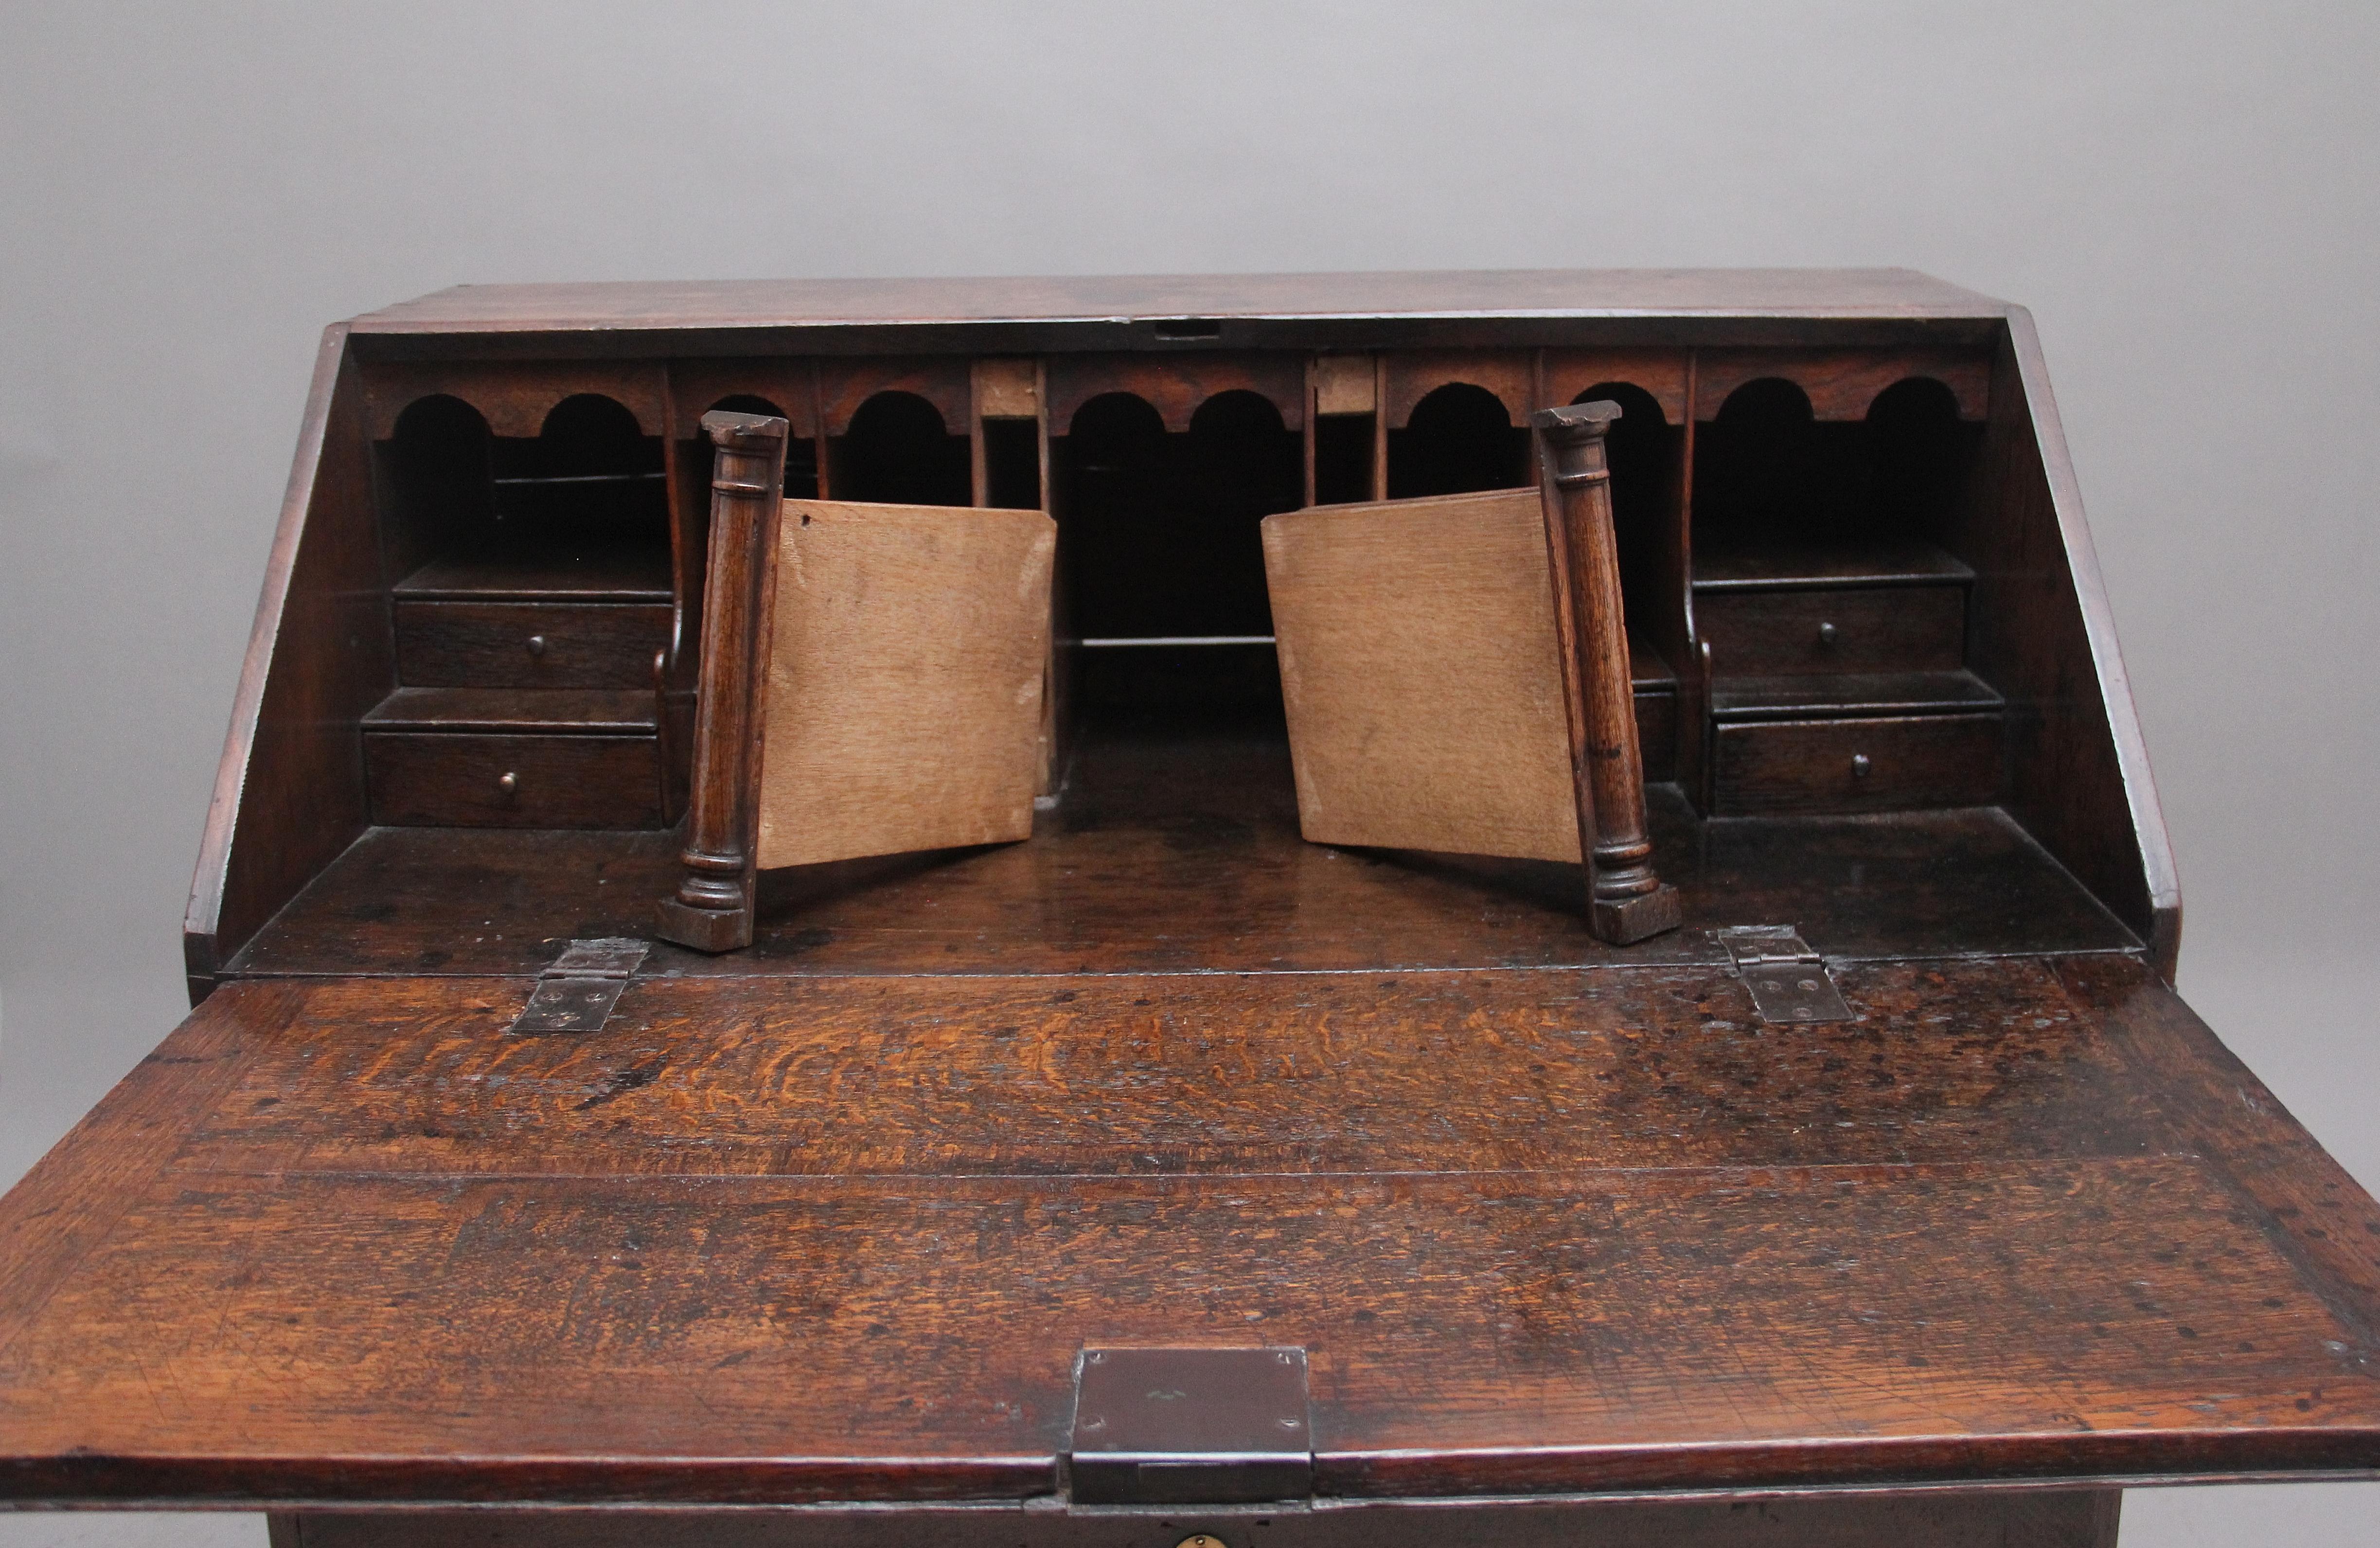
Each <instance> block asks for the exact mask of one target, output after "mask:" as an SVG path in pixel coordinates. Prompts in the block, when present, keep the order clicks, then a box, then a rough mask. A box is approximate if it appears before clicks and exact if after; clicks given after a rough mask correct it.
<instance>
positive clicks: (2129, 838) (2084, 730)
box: [1950, 308, 2181, 980]
mask: <svg viewBox="0 0 2380 1548" xmlns="http://www.w3.org/2000/svg"><path fill="white" fill-rule="evenodd" d="M1950 546H1951V547H1952V548H1953V549H1955V550H1956V551H1957V552H1958V553H1959V554H1960V555H1961V556H1962V557H1964V558H1965V560H1966V561H1967V562H1968V563H1969V564H1971V565H1973V567H1975V570H1976V573H1977V579H1976V582H1975V587H1974V613H1975V620H1974V628H1973V662H1972V664H1973V667H1974V669H1975V671H1976V673H1977V675H1979V676H1982V677H1983V678H1984V680H1985V681H1986V682H1988V683H1990V684H1991V685H1992V686H1993V687H1994V688H1996V689H1998V690H1999V691H2000V692H2001V693H2002V694H2003V695H2005V696H2006V697H2007V699H2008V701H2009V705H2010V717H2009V792H2008V798H2009V807H2010V811H2013V812H2015V813H2016V814H2017V816H2018V817H2019V818H2020V820H2022V822H2023V823H2024V824H2025V826H2026V827H2027V828H2029V829H2031V830H2032V831H2033V832H2034V834H2037V835H2040V837H2041V840H2042V843H2043V844H2044V845H2045V846H2046V847H2047V848H2048V849H2049V851H2050V852H2051V853H2052V854H2054V855H2056V856H2057V857H2058V859H2060V860H2062V861H2063V862H2065V864H2066V865H2067V866H2068V867H2069V868H2070V869H2071V870H2072V871H2073V872H2074V873H2075V874H2076V875H2077V876H2080V877H2082V878H2083V881H2084V882H2085V883H2086V884H2089V885H2090V887H2091V888H2092V889H2093V890H2094V891H2095V892H2096V893H2097V894H2098V895H2099V896H2101V897H2102V898H2104V899H2106V900H2107V906H2108V907H2109V908H2112V909H2114V910H2115V911H2116V912H2117V914H2118V915H2119V916H2120V917H2121V918H2122V919H2123V920H2125V922H2126V923H2128V924H2130V925H2131V928H2132V929H2133V930H2134V931H2135V932H2138V933H2139V934H2140V935H2141V937H2142V938H2143V940H2146V941H2148V942H2149V943H2150V950H2151V955H2152V957H2154V959H2155V961H2156V962H2157V963H2158V964H2159V965H2160V967H2161V969H2163V971H2164V972H2165V973H2166V975H2167V977H2168V980H2169V979H2170V978H2171V976H2172V973H2173V969H2174V963H2175V961H2176V960H2177V958H2178V957H2179V956H2180V951H2181V884H2180V880H2179V878H2178V876H2177V873H2176V872H2175V870H2174V863H2173V847H2172V844H2171V841H2170V840H2169V839H2168V837H2167V836H2166V830H2165V816H2164V812H2163V811H2162V810H2161V809H2160V808H2159V806H2158V804H2157V794H2156V785H2155V781H2154V780H2153V779H2152V778H2151V777H2150V774H2149V762H2148V749H2147V745H2146V743H2145V742H2144V741H2143V739H2142V737H2141V727H2140V718H2139V716H2138V714H2137V713H2135V712H2134V710H2133V708H2132V694H2131V680H2130V679H2129V678H2128V677H2127V676H2125V673H2124V661H2123V652H2122V651H2121V650H2120V649H2119V647H2118V645H2117V643H2116V628H2115V621H2114V619H2113V617H2112V616H2111V615H2110V613H2109V611H2108V607H2107V587H2106V584H2105V582H2104V581H2103V580H2102V579H2101V578H2100V574H2099V559H2098V555H2097V553H2096V552H2095V550H2094V549H2093V547H2092V545H2091V534H2090V530H2089V528H2087V527H2086V526H2085V525H2084V524H2083V500H2082V494H2081V492H2080V489H2079V488H2078V486H2077V484H2076V482H2075V478H2074V469H2073V465H2072V463H2071V462H2070V460H2069V459H2068V457H2067V452H2066V433H2065V431H2064V429H2063V428H2062V427H2061V426H2060V425H2059V423H2058V408H2057V405H2056V403H2055V401H2054V400H2053V399H2052V398H2051V396H2050V391H2049V377H2048V372H2047V371H2046V368H2045V367H2044V365H2043V363H2042V358H2041V342H2040V339H2039V338H2038V337H2037V336H2036V335H2034V327H2033V319H2032V317H2031V315H2030V314H2028V313H2027V312H2025V311H2024V310H2023V309H2022V308H2011V309H2010V317H2009V330H2008V333H2007V334H2006V335H2005V336H2004V337H2003V338H2002V340H2001V342H2000V344H1999V346H1998V358H1997V361H1996V363H1995V365H1994V367H1993V386H1992V417H1991V420H1990V421H1989V423H1988V424H1987V425H1986V426H1985V434H1984V450H1983V455H1982V457H1981V458H1980V459H1979V466H1978V468H1977V469H1976V471H1975V474H1974V475H1973V480H1972V481H1971V482H1970V485H1969V498H1968V500H1967V501H1966V502H1965V503H1964V504H1963V505H1962V506H1961V509H1960V512H1959V522H1958V528H1957V531H1956V535H1955V538H1954V539H1953V541H1952V542H1951V543H1950Z"/></svg>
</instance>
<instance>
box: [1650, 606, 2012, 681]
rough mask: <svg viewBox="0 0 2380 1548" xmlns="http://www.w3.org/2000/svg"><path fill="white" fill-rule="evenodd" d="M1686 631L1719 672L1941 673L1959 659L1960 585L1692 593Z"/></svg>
mask: <svg viewBox="0 0 2380 1548" xmlns="http://www.w3.org/2000/svg"><path fill="white" fill-rule="evenodd" d="M1694 629H1695V632H1696V633H1697V634H1699V635H1700V636H1701V637H1702V638H1703V639H1705V640H1708V641H1710V648H1711V670H1712V671H1714V672H1716V673H1718V675H1719V676H1730V677H1732V676H1775V675H1779V674H1782V673H1789V672H1949V671H1955V670H1957V669H1958V668H1959V667H1960V666H1961V665H1962V664H1964V663H1965V658H1966V637H1967V589H1966V588H1965V587H1964V586H1870V587H1816V588H1812V589H1809V590H1806V591H1716V592H1698V593H1696V595H1695V597H1694Z"/></svg>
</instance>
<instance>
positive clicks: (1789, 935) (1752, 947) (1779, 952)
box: [1718, 924, 1857, 1022]
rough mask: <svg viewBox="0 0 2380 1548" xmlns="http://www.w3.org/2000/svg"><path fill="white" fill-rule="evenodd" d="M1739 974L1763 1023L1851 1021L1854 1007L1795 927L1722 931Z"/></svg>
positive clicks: (1761, 926) (1754, 926)
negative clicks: (1846, 1000)
mask: <svg viewBox="0 0 2380 1548" xmlns="http://www.w3.org/2000/svg"><path fill="white" fill-rule="evenodd" d="M1718 939H1719V945H1723V946H1725V947H1726V948H1727V954H1728V956H1729V957H1730V958H1732V959H1733V961H1734V963H1735V970H1736V972H1737V974H1738V975H1739V976H1741V977H1742V978H1743V986H1744V988H1746V989H1748V990H1750V991H1751V992H1752V1006H1753V1008H1754V1009H1755V1010H1757V1011H1758V1012H1759V1013H1760V1019H1762V1020H1763V1021H1772V1022H1807V1021H1851V1020H1855V1019H1857V1018H1855V1017H1853V1016H1852V1007H1851V1006H1848V1005H1845V1004H1844V1003H1843V995H1842V991H1841V990H1840V989H1837V988H1836V987H1835V981H1834V978H1833V976H1832V975H1831V974H1829V973H1828V971H1827V963H1826V959H1825V958H1824V957H1820V956H1819V955H1818V954H1817V953H1816V952H1815V951H1812V950H1811V949H1810V946H1809V943H1808V942H1806V941H1804V940H1803V939H1802V936H1801V932H1799V931H1797V930H1795V929H1794V928H1793V926H1791V925H1790V924H1747V925H1739V926H1737V927H1735V928H1733V929H1730V930H1722V931H1720V932H1718Z"/></svg>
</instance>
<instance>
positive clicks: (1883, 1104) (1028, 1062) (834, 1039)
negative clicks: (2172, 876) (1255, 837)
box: [182, 961, 2166, 1177]
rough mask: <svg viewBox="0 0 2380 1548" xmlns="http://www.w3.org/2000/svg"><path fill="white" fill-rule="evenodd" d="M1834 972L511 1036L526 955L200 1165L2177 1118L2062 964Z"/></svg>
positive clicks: (429, 993) (1293, 981) (1493, 1159)
mask: <svg viewBox="0 0 2380 1548" xmlns="http://www.w3.org/2000/svg"><path fill="white" fill-rule="evenodd" d="M1837 977H1838V981H1840V984H1841V986H1842V989H1843V992H1844V994H1845V996H1846V999H1847V1001H1848V1002H1849V1004H1850V1005H1851V1006H1852V1009H1853V1010H1854V1012H1855V1013H1856V1015H1857V1017H1858V1019H1857V1020H1856V1021H1851V1022H1842V1023H1835V1024H1827V1025H1819V1026H1813V1027H1808V1028H1804V1029H1801V1030H1799V1031H1798V1032H1797V1034H1796V1035H1795V1036H1793V1037H1791V1038H1790V1039H1789V1038H1783V1037H1779V1036H1777V1035H1776V1034H1775V1033H1774V1032H1773V1031H1771V1030H1768V1029H1767V1028H1766V1027H1765V1026H1764V1025H1763V1024H1762V1023H1761V1021H1760V1019H1759V1018H1758V1017H1757V1016H1756V1015H1755V1013H1754V1011H1753V1008H1752V1005H1751V1002H1750V1000H1749V999H1748V997H1747V996H1746V994H1745V993H1744V990H1743V985H1742V983H1741V981H1739V980H1738V979H1736V978H1735V977H1733V976H1732V975H1730V974H1729V973H1728V972H1726V971H1725V970H1724V969H1721V968H1719V967H1718V966H1716V965H1712V964H1707V963H1704V964H1672V965H1668V966H1664V967H1661V968H1659V969H1646V970H1644V971H1641V972H1638V971H1632V972H1626V973H1606V974H1599V975H1589V976H1585V977H1582V976H1581V975H1576V974H1570V973H1559V972H1542V971H1540V972H1527V973H1512V972H1448V973H1422V974H1414V975H1399V974H1395V973H1388V974H1377V973H1362V974H1271V975H1265V976H1262V977H1260V978H1256V979H1241V978H1237V977H1234V976H1231V975H1218V974H1165V975H1119V976H1103V977H1092V978H1079V979H1067V980H1062V981H1056V980H1051V979H1048V978H1010V977H982V976H972V977H955V978H949V979H943V980H940V981H923V980H918V979H914V978H888V977H865V978H862V977H845V978H823V979H809V980H802V981H793V982H786V981H771V980H768V979H758V978H735V979H722V978H711V979H691V978H687V979H677V980H653V981H638V982H637V983H635V984H632V985H631V986H630V987H629V989H628V990H627V992H626V993H625V994H623V995H622V996H621V998H620V1001H619V1004H618V1006H617V1007H616V1009H615V1010H614V1011H613V1016H612V1018H611V1020H610V1021H609V1022H608V1023H607V1024H606V1025H605V1027H604V1030H603V1031H602V1032H601V1034H600V1035H597V1036H592V1037H512V1038H507V1037H505V1036H504V1035H503V1033H504V1029H505V1028H506V1027H508V1026H509V1025H510V1024H511V1022H512V1019H513V1018H514V1017H515V1016H516V1015H517V1014H518V1012H519V1010H520V1006H521V1004H522V1002H523V1001H524V1000H525V999H526V997H527V995H528V992H529V982H528V981H526V980H499V979H446V980H437V979H405V980H396V981H360V980H326V981H317V982H315V983H312V984H310V985H309V986H308V987H307V988H306V990H305V992H304V998H303V1009H302V1013H301V1014H300V1015H299V1016H298V1017H297V1019H296V1020H295V1022H294V1023H293V1025H292V1028H291V1030H290V1031H289V1033H288V1034H287V1035H286V1036H284V1037H282V1038H280V1039H278V1040H276V1042H274V1044H273V1048H272V1049H271V1051H270V1053H269V1054H265V1055H263V1056H261V1057H258V1058H255V1059H252V1060H251V1061H250V1062H249V1065H248V1066H247V1067H245V1068H244V1069H243V1071H242V1073H241V1076H240V1079H239V1080H238V1083H237V1088H236V1089H233V1090H229V1091H225V1093H224V1095H223V1098H222V1101H221V1103H219V1105H218V1106H217V1108H216V1110H215V1111H214V1112H213V1113H212V1115H210V1116H209V1117H208V1118H207V1119H206V1121H205V1122H204V1123H202V1124H201V1125H200V1126H199V1127H198V1129H197V1130H196V1132H195V1133H193V1135H192V1136H191V1138H190V1139H189V1140H188V1143H187V1144H186V1145H185V1147H184V1149H183V1152H182V1157H183V1164H185V1165H188V1166H192V1167H201V1168H205V1169H209V1170H216V1171H224V1172H252V1173H280V1172H284V1171H289V1170H302V1171H307V1172H317V1173H333V1172H336V1173H342V1174H370V1173H421V1172H436V1173H441V1174H456V1175H465V1174H468V1175H493V1174H507V1175H510V1174H519V1175H532V1174H545V1175H550V1174H556V1173H583V1172H601V1173H604V1174H612V1175H656V1176H696V1175H700V1176H917V1177H936V1176H1051V1175H1066V1176H1135V1175H1141V1174H1147V1173H1152V1172H1161V1173H1166V1174H1169V1175H1200V1176H1219V1175H1225V1174H1234V1173H1268V1174H1282V1175H1292V1174H1294V1175H1306V1176H1329V1175H1353V1174H1362V1173H1397V1174H1403V1173H1432V1172H1443V1171H1449V1170H1453V1171H1478V1170H1488V1171H1497V1172H1512V1171H1524V1172H1536V1171H1548V1170H1557V1171H1558V1170H1564V1169H1571V1168H1578V1167H1597V1166H1607V1167H1621V1168H1629V1169H1641V1168H1648V1167H1677V1166H1712V1165H1764V1164H1789V1163H1790V1164H1795V1165H1871V1164H1888V1163H1900V1162H1915V1161H1926V1162H1945V1161H1958V1160H1961V1159H1965V1158H1969V1157H1973V1156H1976V1155H2012V1154H2022V1155H2028V1156H2033V1157H2036V1158H2047V1157H2057V1158H2062V1159H2069V1160H2070V1159H2075V1158H2081V1157H2091V1156H2100V1157H2107V1156H2125V1155H2137V1154H2142V1153H2145V1152H2149V1151H2152V1150H2154V1149H2155V1148H2156V1147H2157V1145H2158V1144H2159V1143H2160V1141H2161V1140H2163V1139H2164V1137H2165V1134H2166V1129H2165V1126H2164V1123H2163V1112H2162V1109H2161V1107H2160V1106H2159V1104H2158V1103H2157V1102H2156V1101H2155V1098H2154V1097H2153V1095H2152V1094H2151V1093H2150V1092H2149V1091H2148V1089H2147V1087H2146V1086H2145V1085H2144V1083H2143V1081H2142V1079H2141V1071H2140V1069H2139V1068H2138V1067H2137V1065H2136V1062H2135V1061H2134V1060H2133V1059H2131V1057H2130V1056H2129V1055H2128V1054H2126V1053H2125V1052H2124V1051H2123V1045H2119V1044H2117V1043H2115V1042H2111V1040H2110V1038H2109V1036H2108V1035H2107V1033H2106V1032H2104V1031H2103V1030H2101V1029H2100V1028H2099V1027H2098V1025H2097V1024H2096V1022H2095V1019H2094V1018H2093V1017H2092V1016H2090V1015H2088V1014H2083V1013H2081V1012H2078V1011H2077V1010H2076V1008H2075V1006H2074V1005H2073V1004H2072V1002H2071V1001H2070V998H2069V997H2068V995H2067V994H2066V993H2063V992H2062V991H2061V990H2060V988H2059V987H2058V981H2057V980H2056V978H2055V977H2054V976H2053V974H2052V971H2051V969H2049V968H2048V967H2046V966H2045V965H2043V964H2041V963H2039V962H2034V961H1987V962H1967V963H1958V964H1922V965H1921V964H1911V963H1877V964H1854V965H1848V966H1845V967H1843V968H1841V969H1839V970H1838V973H1837ZM1945 1007H1955V1009H1954V1010H1949V1011H1948V1012H1947V1013H1946V1008H1945ZM332 1093H335V1095H333V1094H332Z"/></svg>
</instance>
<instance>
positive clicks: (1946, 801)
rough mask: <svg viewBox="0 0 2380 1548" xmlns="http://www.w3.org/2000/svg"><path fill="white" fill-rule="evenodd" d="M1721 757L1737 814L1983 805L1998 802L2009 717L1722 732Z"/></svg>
mask: <svg viewBox="0 0 2380 1548" xmlns="http://www.w3.org/2000/svg"><path fill="white" fill-rule="evenodd" d="M1714 758H1715V765H1716V766H1715V768H1714V770H1713V779H1714V783H1715V788H1714V790H1713V796H1714V798H1715V801H1714V804H1715V805H1716V807H1717V809H1718V811H1719V812H1720V813H1722V814H1724V815H1726V816H1730V817H1735V816H1744V815H1749V814H1754V813H1761V812H1791V811H1892V810H1895V809H1898V808H1906V807H1929V806H1930V807H1943V806H1981V805H1984V804H1985V803H1986V802H1989V801H1993V800H1997V799H1998V798H1999V793H2000V717H1999V716H1998V715H1996V714H1988V715H1912V716H1908V717H1906V718H1900V719H1886V720H1800V721H1785V722H1760V721H1753V722H1746V723H1743V724H1739V725H1720V726H1719V727H1718V738H1717V742H1716V744H1715V752H1714ZM1862 759H1864V760H1866V762H1865V763H1864V765H1863V764H1862V763H1861V762H1860V760H1862Z"/></svg>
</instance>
